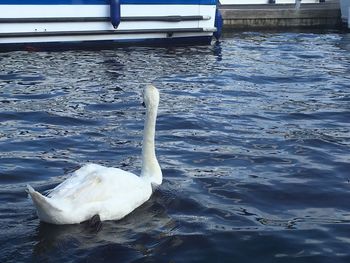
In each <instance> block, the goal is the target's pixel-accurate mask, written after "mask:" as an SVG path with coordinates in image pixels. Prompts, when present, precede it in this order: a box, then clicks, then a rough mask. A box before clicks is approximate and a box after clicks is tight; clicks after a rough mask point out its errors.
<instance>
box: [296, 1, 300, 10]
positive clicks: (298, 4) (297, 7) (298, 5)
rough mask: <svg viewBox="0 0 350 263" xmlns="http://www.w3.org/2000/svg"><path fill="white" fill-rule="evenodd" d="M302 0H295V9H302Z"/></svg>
mask: <svg viewBox="0 0 350 263" xmlns="http://www.w3.org/2000/svg"><path fill="white" fill-rule="evenodd" d="M300 4H301V0H295V9H300Z"/></svg>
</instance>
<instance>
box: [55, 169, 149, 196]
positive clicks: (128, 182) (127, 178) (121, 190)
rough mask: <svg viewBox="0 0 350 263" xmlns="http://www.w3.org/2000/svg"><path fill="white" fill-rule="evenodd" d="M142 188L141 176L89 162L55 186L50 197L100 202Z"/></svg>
mask: <svg viewBox="0 0 350 263" xmlns="http://www.w3.org/2000/svg"><path fill="white" fill-rule="evenodd" d="M140 187H141V188H142V183H141V182H140V178H139V177H138V176H136V175H133V174H131V173H129V172H126V171H123V170H120V169H117V168H107V167H103V166H100V165H95V164H88V165H85V166H83V167H82V168H80V169H79V170H77V171H75V172H74V173H73V174H72V176H71V177H69V178H68V179H67V180H65V181H64V182H62V183H61V184H60V185H58V186H57V187H56V188H54V189H53V190H52V191H51V192H50V193H49V194H48V197H50V198H53V199H61V200H62V201H63V200H65V201H68V202H74V203H86V202H98V201H104V200H107V199H110V198H111V197H113V198H115V196H116V195H118V194H120V195H124V194H125V191H127V189H129V190H130V189H134V190H137V189H138V188H140Z"/></svg>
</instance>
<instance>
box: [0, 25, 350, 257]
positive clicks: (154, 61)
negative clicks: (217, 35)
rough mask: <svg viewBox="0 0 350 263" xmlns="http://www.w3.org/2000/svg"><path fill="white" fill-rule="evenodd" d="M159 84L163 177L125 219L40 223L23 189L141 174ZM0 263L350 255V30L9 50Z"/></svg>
mask: <svg viewBox="0 0 350 263" xmlns="http://www.w3.org/2000/svg"><path fill="white" fill-rule="evenodd" d="M147 83H153V84H155V85H156V86H157V87H158V88H159V89H160V91H161V103H160V109H159V117H158V122H157V140H156V142H157V154H158V157H159V161H160V164H161V166H162V169H163V173H164V177H165V178H164V183H163V185H162V186H161V187H160V188H159V189H158V190H157V191H156V192H155V193H154V195H153V197H152V198H151V199H150V200H149V201H148V202H147V203H146V204H144V205H143V206H142V207H140V208H139V209H137V210H136V211H135V212H134V213H132V214H130V215H129V216H127V217H126V218H125V219H123V220H121V221H115V222H104V223H103V227H102V230H101V231H99V232H98V233H94V232H93V231H91V229H89V228H87V227H86V226H85V225H73V226H53V225H47V224H43V223H40V222H39V220H38V219H37V217H36V214H35V210H34V208H33V206H32V204H31V201H30V199H29V198H28V197H27V195H26V193H25V192H24V188H25V185H26V184H28V183H30V184H31V185H33V186H34V187H35V188H37V189H39V190H40V191H45V190H47V189H50V188H52V187H54V186H55V185H57V184H58V183H60V182H62V181H63V180H64V179H65V178H66V177H67V176H69V173H70V172H72V171H74V170H75V169H76V168H78V167H79V166H81V165H82V164H85V163H87V162H95V163H99V164H102V165H106V166H115V167H122V168H123V169H126V170H130V171H132V172H135V173H138V172H139V170H140V147H141V139H142V129H143V118H144V109H143V107H142V106H141V102H142V99H141V96H142V89H143V87H144V86H145V84H147ZM0 123H1V126H0V262H94V263H96V262H283V263H285V262H308V263H310V262H317V263H320V262H350V172H349V171H350V35H349V34H347V33H342V32H323V33H305V32H299V33H298V32H296V33H281V32H279V33H271V32H270V33H269V32H259V33H231V34H228V35H227V36H226V37H225V38H224V39H223V40H222V41H221V42H220V43H217V44H213V45H212V46H204V47H177V48H142V47H138V48H129V49H117V50H101V51H66V52H52V53H48V52H24V51H23V52H11V53H2V54H0Z"/></svg>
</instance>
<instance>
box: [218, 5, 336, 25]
mask: <svg viewBox="0 0 350 263" xmlns="http://www.w3.org/2000/svg"><path fill="white" fill-rule="evenodd" d="M219 8H220V10H221V14H222V17H223V24H224V25H223V28H224V30H230V29H254V28H286V27H303V28H306V27H318V28H325V27H326V28H335V27H338V26H340V25H341V14H340V4H339V0H328V1H327V0H326V1H325V2H323V3H315V4H303V3H302V4H301V5H300V6H297V5H294V4H261V5H221V6H220V7H219Z"/></svg>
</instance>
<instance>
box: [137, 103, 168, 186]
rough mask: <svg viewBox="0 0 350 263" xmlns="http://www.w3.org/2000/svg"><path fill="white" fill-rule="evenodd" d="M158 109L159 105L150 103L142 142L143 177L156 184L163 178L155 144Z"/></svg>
mask: <svg viewBox="0 0 350 263" xmlns="http://www.w3.org/2000/svg"><path fill="white" fill-rule="evenodd" d="M157 110H158V105H150V106H149V107H148V108H147V111H146V119H145V127H144V131H143V143H142V169H141V177H144V178H145V179H147V180H149V181H150V182H151V183H152V184H154V185H160V184H161V183H162V178H163V176H162V171H161V169H160V166H159V163H158V160H157V157H156V152H155V145H154V139H155V130H156V118H157Z"/></svg>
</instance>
